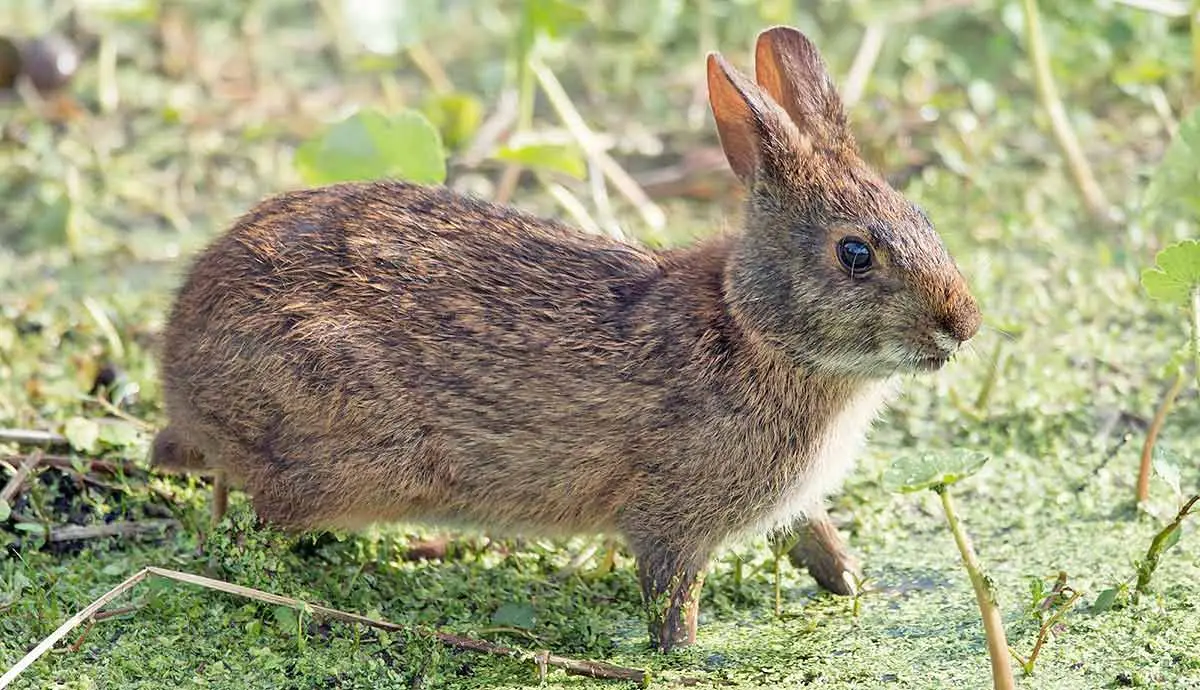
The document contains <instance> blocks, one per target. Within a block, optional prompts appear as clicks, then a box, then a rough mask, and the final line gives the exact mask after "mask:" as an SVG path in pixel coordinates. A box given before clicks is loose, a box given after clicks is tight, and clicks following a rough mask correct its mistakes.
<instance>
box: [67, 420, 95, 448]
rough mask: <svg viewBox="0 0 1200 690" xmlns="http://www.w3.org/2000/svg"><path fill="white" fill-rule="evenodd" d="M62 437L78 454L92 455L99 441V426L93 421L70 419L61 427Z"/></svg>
mask: <svg viewBox="0 0 1200 690" xmlns="http://www.w3.org/2000/svg"><path fill="white" fill-rule="evenodd" d="M63 436H66V437H67V442H69V443H70V444H71V447H72V448H74V449H75V450H77V451H79V452H80V453H94V452H96V444H97V443H98V442H99V440H100V425H99V424H97V423H96V421H95V420H93V419H86V418H84V417H72V418H70V419H68V420H67V423H66V425H65V426H63Z"/></svg>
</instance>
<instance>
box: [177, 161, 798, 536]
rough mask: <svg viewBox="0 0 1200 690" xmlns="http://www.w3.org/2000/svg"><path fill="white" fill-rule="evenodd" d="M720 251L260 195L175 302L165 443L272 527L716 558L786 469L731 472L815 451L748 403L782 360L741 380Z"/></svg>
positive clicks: (781, 404)
mask: <svg viewBox="0 0 1200 690" xmlns="http://www.w3.org/2000/svg"><path fill="white" fill-rule="evenodd" d="M725 254H726V247H725V245H724V242H723V241H722V240H720V239H718V240H714V241H713V242H710V243H707V244H703V245H700V246H699V247H696V248H692V249H690V250H685V251H681V252H678V253H666V254H661V255H658V254H653V253H650V252H646V251H643V250H641V249H638V248H635V247H633V246H630V245H626V244H623V243H620V242H616V241H613V240H610V239H606V238H602V237H597V236H589V235H584V234H581V233H578V232H577V231H573V230H570V229H566V228H562V227H560V226H558V225H556V224H554V223H552V222H549V221H544V220H540V219H534V218H531V217H528V216H526V215H523V214H520V213H517V212H515V211H512V210H509V209H504V208H501V207H498V206H494V205H491V204H487V203H485V202H480V201H474V200H470V199H467V198H464V197H461V196H458V195H456V194H454V193H453V192H450V191H448V190H444V189H434V188H424V187H417V186H410V185H405V184H401V183H391V182H389V183H370V184H349V185H338V186H333V187H327V188H323V189H318V190H311V191H305V192H294V193H290V194H285V195H282V196H279V197H276V198H274V199H272V200H268V201H267V202H264V203H263V204H262V205H260V206H259V207H258V208H256V209H255V210H254V211H252V212H251V213H249V214H248V215H247V216H245V217H244V218H243V219H241V220H240V221H239V222H238V223H237V224H236V225H235V227H234V228H233V229H232V230H231V231H230V232H229V233H228V234H227V235H225V236H224V237H222V238H221V239H219V240H218V241H217V242H216V243H215V244H214V245H213V246H212V247H211V248H210V249H209V250H208V251H206V252H205V253H204V254H203V255H202V256H201V258H200V259H199V260H198V261H197V263H196V265H195V266H194V269H193V271H192V273H191V275H190V278H189V280H188V281H187V282H186V284H185V285H184V287H183V289H182V290H181V293H180V295H179V299H178V302H177V307H176V309H175V312H174V314H173V316H172V320H171V324H170V327H169V330H168V335H167V354H166V358H165V381H166V396H167V404H168V410H169V413H170V415H171V418H172V430H173V433H175V434H177V435H179V436H180V437H182V438H185V439H188V441H189V443H190V445H191V446H194V447H195V448H198V449H199V452H200V453H202V454H203V455H204V457H205V458H206V459H208V460H209V462H211V463H212V464H213V465H215V466H218V467H221V468H222V469H225V470H226V471H228V472H229V473H230V474H231V475H232V476H233V477H234V478H235V479H237V480H240V481H241V482H242V483H243V484H247V485H249V488H250V489H251V493H253V494H254V496H255V503H256V507H257V508H259V510H260V512H262V513H265V516H266V517H269V518H271V519H273V520H275V521H277V522H281V523H283V524H286V525H293V526H296V527H311V526H314V525H318V524H321V525H333V526H344V527H356V526H360V525H362V524H364V523H369V522H375V521H391V520H403V519H407V518H416V517H420V518H424V519H434V520H438V521H443V522H449V523H458V522H467V523H472V524H485V525H489V526H496V527H514V528H523V529H524V528H531V529H534V530H536V531H540V532H549V533H571V532H579V531H611V530H617V529H623V528H622V526H621V525H620V524H618V523H619V522H620V520H619V519H618V516H619V515H626V516H629V515H634V514H644V520H645V521H646V522H647V523H649V522H653V523H654V524H655V529H656V530H667V531H670V530H678V531H680V532H681V533H682V532H696V531H698V530H707V531H711V532H713V533H714V535H713V536H714V538H719V537H721V536H724V532H728V530H726V529H724V528H723V527H721V526H722V525H726V524H732V523H735V522H745V521H746V520H747V519H750V518H754V517H756V516H757V515H758V514H759V513H763V514H765V511H767V510H768V509H769V507H770V506H768V505H767V504H769V503H772V502H773V498H775V499H777V498H778V494H779V493H780V492H781V491H782V490H783V489H782V487H783V485H784V484H786V483H787V482H788V481H791V480H794V479H796V478H797V473H798V472H799V470H798V469H795V468H793V469H792V470H791V471H788V472H785V474H786V475H787V476H780V477H778V478H777V480H775V481H773V480H772V476H771V473H770V472H767V473H765V475H766V476H764V472H763V471H762V469H763V468H762V467H761V466H760V464H761V463H760V462H757V461H755V462H747V461H746V459H747V458H750V457H752V456H758V457H762V458H763V459H762V461H761V462H763V463H769V462H771V461H772V459H774V458H776V457H777V456H779V455H780V454H781V452H782V453H787V454H789V455H790V456H793V464H797V462H798V460H799V459H800V456H801V455H803V453H802V452H801V449H802V447H803V446H804V445H805V443H804V438H803V436H804V433H799V434H798V433H797V430H798V429H799V430H800V431H802V432H803V431H805V430H806V429H807V433H809V434H810V435H812V436H813V437H814V438H815V437H816V436H818V435H820V430H819V428H817V427H819V426H820V420H818V419H809V420H807V422H805V421H804V420H800V419H798V410H797V408H796V406H795V404H794V403H795V402H796V400H795V399H794V394H795V393H796V392H797V390H798V389H799V388H802V386H799V384H798V382H797V383H793V384H792V385H791V386H788V385H785V386H784V387H783V389H776V388H773V387H772V385H771V382H772V377H774V376H783V377H784V379H785V380H786V378H787V377H792V378H794V373H793V372H790V371H786V369H787V367H786V363H783V362H771V361H757V362H755V363H754V364H753V366H750V368H749V369H747V364H746V362H744V361H743V360H744V359H745V353H746V352H747V351H749V350H751V349H753V348H752V346H751V344H750V343H748V342H746V339H745V335H744V334H743V333H742V332H741V331H740V330H739V329H738V328H737V327H736V324H734V323H733V322H732V320H731V319H730V317H729V316H728V314H727V312H726V310H725V309H724V305H723V303H722V293H723V290H724V286H723V280H724V274H723V266H724V262H725ZM787 388H793V389H797V390H792V391H788V390H786V389H787ZM789 393H790V394H791V395H789ZM810 416H811V415H810ZM768 417H772V418H773V419H771V420H770V421H768V419H767V418H768ZM759 422H762V424H761V425H760V426H759V428H754V427H755V425H756V423H759ZM774 435H782V436H783V438H781V439H780V438H772V436H774ZM789 435H790V439H789V438H788V436H789ZM776 441H779V442H780V443H779V444H778V446H776V447H774V448H772V446H774V445H775V442H776ZM808 445H812V444H808ZM726 464H727V465H728V467H725V466H724V465H726ZM797 466H798V467H799V468H800V469H802V468H803V463H802V462H801V463H799V464H798V465H797ZM783 469H784V470H787V468H786V467H785V468H783ZM738 475H743V476H740V477H739V476H738ZM725 481H729V483H730V484H731V485H733V486H734V488H735V489H736V490H737V491H738V492H740V494H741V495H740V496H739V499H740V500H739V501H734V502H732V503H731V502H729V501H727V500H725V499H726V496H725V495H724V491H723V490H722V487H721V486H720V484H722V483H724V482H725ZM714 482H715V483H716V484H717V485H716V486H714V485H713V484H714ZM772 494H775V496H774V497H772ZM689 504H690V506H691V507H690V509H687V508H685V505H689ZM660 523H670V526H667V525H666V524H660ZM690 538H694V535H693V536H692V537H690Z"/></svg>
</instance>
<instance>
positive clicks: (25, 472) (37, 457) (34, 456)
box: [0, 453, 42, 502]
mask: <svg viewBox="0 0 1200 690" xmlns="http://www.w3.org/2000/svg"><path fill="white" fill-rule="evenodd" d="M41 461H42V454H41V453H30V454H29V455H28V456H26V458H25V461H24V462H22V463H21V466H20V467H18V468H17V472H16V474H14V475H13V476H12V477H11V478H10V479H9V480H8V483H6V484H5V485H4V488H3V489H0V501H5V502H11V501H12V500H13V497H14V496H16V495H17V492H18V491H20V490H21V485H22V484H24V483H25V479H26V478H28V477H29V473H30V472H32V471H33V468H35V467H37V466H38V464H39V463H41Z"/></svg>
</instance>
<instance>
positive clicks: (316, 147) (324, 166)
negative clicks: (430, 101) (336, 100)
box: [296, 110, 446, 185]
mask: <svg viewBox="0 0 1200 690" xmlns="http://www.w3.org/2000/svg"><path fill="white" fill-rule="evenodd" d="M296 167H297V169H298V170H299V172H300V175H301V177H303V178H304V180H305V182H307V183H308V184H311V185H320V184H330V183H334V182H346V181H350V180H374V179H381V178H398V179H402V180H406V181H409V182H415V183H419V184H440V183H441V182H443V181H444V180H445V179H446V156H445V152H444V151H443V149H442V140H441V137H440V136H439V135H438V132H437V129H436V128H434V126H433V125H432V124H430V122H429V120H427V119H426V118H425V116H424V115H422V114H420V113H419V112H417V111H415V110H405V111H403V112H400V113H398V114H396V115H394V116H392V117H387V116H385V115H382V114H380V113H378V112H376V111H373V110H364V111H360V112H358V113H355V114H354V115H351V116H350V117H348V118H346V119H345V120H342V121H341V122H339V123H337V124H335V125H333V126H332V127H330V128H329V129H328V130H326V131H325V132H324V133H323V134H321V135H319V136H317V137H314V138H313V139H310V140H309V141H307V142H305V143H304V144H303V145H302V146H301V147H300V148H299V149H297V151H296Z"/></svg>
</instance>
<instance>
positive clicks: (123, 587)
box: [0, 568, 150, 690]
mask: <svg viewBox="0 0 1200 690" xmlns="http://www.w3.org/2000/svg"><path fill="white" fill-rule="evenodd" d="M149 574H150V570H149V569H148V568H145V569H142V570H139V571H137V572H136V573H134V574H133V575H130V576H129V577H128V578H127V579H126V580H125V581H124V582H122V583H121V584H119V585H117V586H116V587H113V588H112V589H110V590H108V591H107V592H105V593H104V594H103V595H101V596H100V598H99V599H96V600H95V601H93V602H92V603H90V604H88V605H87V607H85V608H84V609H83V610H82V611H80V612H79V613H76V614H75V615H74V616H71V617H70V618H68V619H67V621H66V622H65V623H63V624H62V625H60V626H58V628H57V629H56V630H55V631H54V632H52V633H50V635H49V636H47V637H46V639H44V640H42V641H41V642H39V643H38V645H37V646H36V647H34V648H33V649H32V650H30V652H29V653H28V654H26V655H25V656H23V657H21V660H20V661H18V662H17V663H16V664H14V665H13V667H12V668H10V669H8V670H7V671H5V672H4V675H3V676H0V690H3V688H6V687H8V686H9V685H10V684H11V683H12V682H13V681H14V680H16V679H17V676H19V675H20V674H21V672H22V671H24V670H25V669H27V668H29V666H30V664H32V663H33V662H35V661H37V660H38V659H39V658H41V656H42V655H43V654H45V653H46V652H48V651H50V648H51V647H53V646H54V645H55V644H57V643H58V641H59V640H61V639H62V638H64V637H66V635H67V633H69V632H71V630H72V629H74V628H75V627H76V626H77V625H79V624H80V623H82V622H84V621H86V620H88V619H90V618H91V617H92V616H94V615H95V614H96V612H97V611H99V610H100V609H102V608H104V607H105V605H107V604H108V602H110V601H112V600H113V599H116V598H117V597H119V596H121V595H122V594H124V593H125V592H128V591H129V590H130V589H133V586H134V585H136V584H137V583H139V582H141V581H142V580H144V579H146V576H147V575H149Z"/></svg>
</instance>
